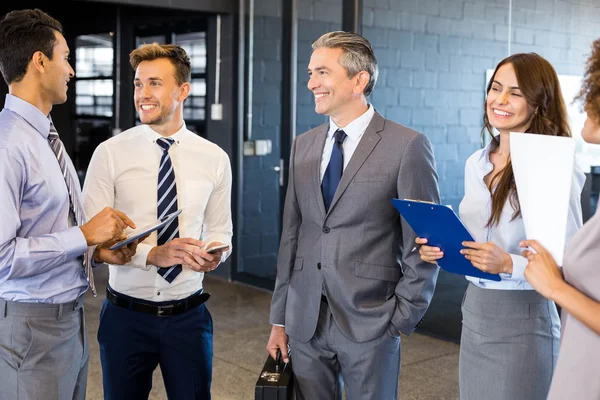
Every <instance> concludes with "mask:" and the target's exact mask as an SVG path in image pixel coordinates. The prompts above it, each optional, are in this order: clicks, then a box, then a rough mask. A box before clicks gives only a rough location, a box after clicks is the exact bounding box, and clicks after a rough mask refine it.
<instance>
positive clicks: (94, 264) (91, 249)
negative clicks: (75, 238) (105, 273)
mask: <svg viewBox="0 0 600 400" xmlns="http://www.w3.org/2000/svg"><path fill="white" fill-rule="evenodd" d="M96 247H98V246H97V245H96V246H90V247H88V250H87V251H88V255H89V259H90V262H91V263H92V268H98V267H103V266H105V265H106V264H105V263H103V262H102V261H96V260H94V252H95V251H96Z"/></svg>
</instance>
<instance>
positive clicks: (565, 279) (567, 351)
mask: <svg viewBox="0 0 600 400" xmlns="http://www.w3.org/2000/svg"><path fill="white" fill-rule="evenodd" d="M579 99H581V100H583V102H584V110H585V111H586V112H587V116H588V118H587V120H586V122H585V125H584V127H583V130H582V131H581V136H582V137H583V140H585V141H586V142H588V143H595V144H600V39H597V40H596V41H595V42H594V43H593V46H592V54H591V55H590V57H589V59H588V61H587V67H586V72H585V77H584V81H583V87H582V89H581V92H580V94H579ZM599 243H600V212H596V213H595V214H594V216H593V217H592V218H591V219H590V220H589V221H587V222H586V223H585V225H584V226H583V228H581V230H580V231H579V232H577V234H576V235H575V236H574V237H573V240H571V244H570V245H569V246H568V247H567V249H566V251H565V257H564V262H563V265H562V271H561V269H560V268H559V267H558V265H557V264H556V262H555V261H554V259H553V258H552V256H551V255H550V253H548V251H547V250H546V249H545V248H544V247H543V246H541V245H540V244H539V243H538V242H536V241H535V240H524V241H523V242H522V243H521V246H522V247H529V248H531V249H533V250H534V251H531V250H525V251H524V252H523V255H524V256H525V257H527V259H528V260H529V264H527V268H526V269H525V278H527V281H528V282H529V283H530V284H531V286H533V287H534V288H535V290H537V291H538V292H539V293H540V294H541V295H542V296H544V297H546V298H548V299H550V300H552V301H554V302H556V304H558V305H559V306H560V307H561V309H562V311H561V319H562V337H561V343H560V355H559V357H558V361H557V364H556V370H555V371H554V376H553V378H552V385H551V386H550V393H549V394H548V400H562V399H578V400H586V399H590V400H591V399H594V400H595V399H599V398H600V379H598V366H600V268H599V265H598V260H599V259H600V246H599V245H598V244H599Z"/></svg>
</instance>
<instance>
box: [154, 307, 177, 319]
mask: <svg viewBox="0 0 600 400" xmlns="http://www.w3.org/2000/svg"><path fill="white" fill-rule="evenodd" d="M174 309H175V304H170V305H168V306H157V307H156V316H157V317H170V316H172V315H173V310H174Z"/></svg>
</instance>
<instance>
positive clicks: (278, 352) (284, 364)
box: [275, 344, 291, 372]
mask: <svg viewBox="0 0 600 400" xmlns="http://www.w3.org/2000/svg"><path fill="white" fill-rule="evenodd" d="M287 351H288V357H289V358H290V361H291V350H290V345H289V344H288V346H287ZM281 364H283V369H282V372H283V371H285V369H286V368H287V366H288V365H287V364H286V363H284V362H283V361H282V360H281V349H280V348H277V355H276V356H275V372H279V369H280V365H281Z"/></svg>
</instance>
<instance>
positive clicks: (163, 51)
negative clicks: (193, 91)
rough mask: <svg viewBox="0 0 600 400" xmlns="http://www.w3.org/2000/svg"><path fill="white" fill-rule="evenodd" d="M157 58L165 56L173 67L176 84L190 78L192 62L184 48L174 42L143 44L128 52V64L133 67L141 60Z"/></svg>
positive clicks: (188, 80) (181, 83) (180, 83)
mask: <svg viewBox="0 0 600 400" xmlns="http://www.w3.org/2000/svg"><path fill="white" fill-rule="evenodd" d="M158 58H167V59H169V60H170V61H171V64H173V66H174V67H175V80H176V81H177V84H178V85H183V84H184V83H186V82H190V81H191V80H192V64H191V62H190V57H189V56H188V55H187V53H186V51H185V49H184V48H183V47H181V46H179V45H176V44H158V43H156V42H154V43H151V44H143V45H141V46H140V47H138V48H137V49H135V50H133V51H132V52H131V53H129V64H131V67H132V68H133V69H134V71H135V70H136V69H137V67H138V65H140V63H141V62H142V61H152V60H156V59H158Z"/></svg>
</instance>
